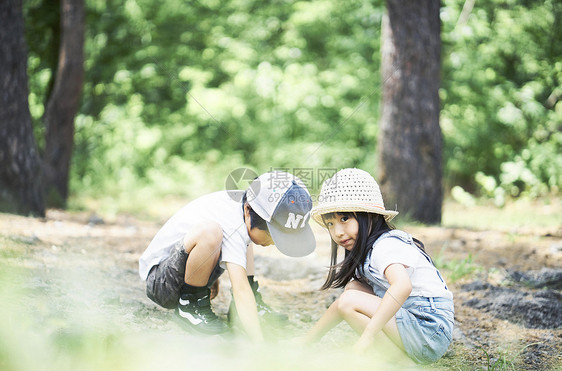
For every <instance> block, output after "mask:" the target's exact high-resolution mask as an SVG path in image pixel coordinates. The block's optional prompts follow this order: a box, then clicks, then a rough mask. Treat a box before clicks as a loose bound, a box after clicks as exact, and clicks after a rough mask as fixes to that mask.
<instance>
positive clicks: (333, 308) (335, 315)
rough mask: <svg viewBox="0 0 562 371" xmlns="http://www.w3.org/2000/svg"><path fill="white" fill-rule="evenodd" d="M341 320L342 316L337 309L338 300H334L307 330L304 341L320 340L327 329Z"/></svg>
mask: <svg viewBox="0 0 562 371" xmlns="http://www.w3.org/2000/svg"><path fill="white" fill-rule="evenodd" d="M341 321H342V317H341V315H340V314H339V311H338V300H336V301H334V302H333V303H332V305H330V307H329V308H328V310H326V312H324V314H323V315H322V317H321V318H320V319H319V320H318V322H316V324H315V325H314V326H313V327H312V328H311V329H310V331H308V334H306V337H305V338H304V341H305V342H306V343H311V342H314V341H317V340H320V339H321V338H322V336H324V335H325V334H326V333H327V332H328V331H330V330H331V329H332V328H333V327H334V326H336V325H337V324H338V323H340V322H341Z"/></svg>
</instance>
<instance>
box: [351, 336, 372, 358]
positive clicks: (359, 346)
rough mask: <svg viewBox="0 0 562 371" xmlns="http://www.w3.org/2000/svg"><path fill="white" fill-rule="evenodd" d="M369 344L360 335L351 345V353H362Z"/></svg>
mask: <svg viewBox="0 0 562 371" xmlns="http://www.w3.org/2000/svg"><path fill="white" fill-rule="evenodd" d="M370 345H371V342H370V341H368V340H366V339H365V338H364V337H361V338H360V339H359V340H358V341H357V343H355V346H354V347H353V353H355V354H356V355H363V354H365V352H366V351H367V349H368V348H369V346H370Z"/></svg>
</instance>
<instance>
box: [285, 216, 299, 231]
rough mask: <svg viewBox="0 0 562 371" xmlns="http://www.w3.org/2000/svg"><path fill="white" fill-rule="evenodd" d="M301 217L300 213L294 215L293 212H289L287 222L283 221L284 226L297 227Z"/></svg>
mask: <svg viewBox="0 0 562 371" xmlns="http://www.w3.org/2000/svg"><path fill="white" fill-rule="evenodd" d="M302 218H303V216H302V215H300V214H297V215H295V214H293V213H289V216H288V217H287V223H285V228H293V229H297V228H298V227H299V223H300V221H301V219H302Z"/></svg>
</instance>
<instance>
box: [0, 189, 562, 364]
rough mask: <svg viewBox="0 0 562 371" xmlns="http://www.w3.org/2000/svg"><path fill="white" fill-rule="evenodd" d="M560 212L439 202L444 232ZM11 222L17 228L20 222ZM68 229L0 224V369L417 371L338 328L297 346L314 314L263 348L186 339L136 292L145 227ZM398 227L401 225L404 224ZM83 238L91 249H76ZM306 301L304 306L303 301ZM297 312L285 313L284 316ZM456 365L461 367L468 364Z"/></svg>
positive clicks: (384, 347) (541, 224)
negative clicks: (366, 348) (117, 256)
mask: <svg viewBox="0 0 562 371" xmlns="http://www.w3.org/2000/svg"><path fill="white" fill-rule="evenodd" d="M172 201H177V200H171V201H170V202H167V203H163V204H160V206H158V205H156V204H154V205H151V206H150V208H151V210H155V211H154V213H153V214H151V215H150V217H149V218H148V219H151V220H157V221H163V220H164V219H165V215H170V213H171V212H173V211H174V210H173V209H174V208H177V207H178V204H177V202H172ZM561 211H562V210H561V208H560V201H559V200H557V199H554V200H550V201H548V202H546V201H543V202H520V203H513V204H508V205H506V206H505V207H504V208H503V209H497V208H490V207H486V206H479V205H477V206H473V207H470V208H468V207H466V206H462V205H458V204H454V203H446V204H445V207H444V215H443V224H444V226H445V227H464V228H474V229H488V228H492V229H508V230H510V229H514V230H522V229H525V230H529V229H532V228H539V229H541V230H542V229H544V230H550V231H556V230H557V229H559V228H560V226H562V219H561V217H562V216H561V215H562V212H561ZM100 214H101V216H102V217H104V218H106V219H107V221H109V222H110V221H111V215H114V216H115V215H116V214H111V213H109V214H103V213H100ZM19 221H20V222H22V223H24V222H25V220H23V219H19ZM67 226H68V224H64V223H61V224H60V225H58V224H54V226H53V227H51V226H49V225H44V224H42V228H45V230H44V231H39V230H34V231H21V230H18V228H15V227H14V225H0V302H1V303H2V305H0V318H2V321H1V325H0V370H2V371H10V370H26V371H27V370H102V369H103V370H155V369H156V370H159V369H178V368H179V369H189V370H192V369H203V370H216V369H228V370H338V369H342V370H344V369H345V370H354V369H367V368H368V369H383V370H393V369H396V370H403V369H419V368H420V367H419V366H416V365H414V364H413V363H412V362H411V361H410V360H409V359H407V358H406V357H404V355H403V354H402V353H401V352H399V351H397V350H396V348H395V347H394V346H392V345H389V344H388V343H384V342H383V343H380V344H379V346H378V347H377V349H373V350H372V351H370V352H369V353H367V354H364V355H361V356H359V355H356V354H354V353H353V352H352V348H351V347H352V345H353V343H354V341H355V340H356V339H357V337H356V335H355V334H354V333H353V332H352V331H351V330H350V329H349V327H348V326H346V324H342V325H340V327H338V328H337V329H335V332H333V333H331V334H329V335H328V336H326V337H325V338H324V339H323V340H322V341H321V342H319V343H318V344H315V345H312V346H303V345H302V344H300V343H299V341H298V338H299V337H300V336H302V335H303V334H305V333H306V330H307V329H308V328H309V327H310V326H312V323H313V322H314V320H316V319H317V318H314V317H313V318H311V319H310V320H309V321H308V322H303V321H300V322H298V323H300V324H304V325H303V326H302V327H303V328H295V327H294V326H292V327H287V328H281V329H276V330H275V331H274V334H273V335H271V336H268V341H267V342H266V343H264V344H252V343H249V342H247V341H246V340H244V338H242V337H239V336H238V337H236V336H230V337H228V338H223V337H218V336H215V337H207V336H194V335H192V334H190V333H187V332H185V331H184V330H182V329H181V328H179V327H178V326H177V325H175V324H174V323H173V322H170V321H169V318H170V317H169V315H168V314H167V312H165V311H159V310H158V309H154V308H153V307H149V304H150V302H149V301H148V299H146V298H144V296H143V292H142V288H141V285H140V283H139V282H138V276H136V266H135V264H136V263H135V262H136V259H138V254H139V252H138V251H137V250H138V246H137V245H138V244H139V240H140V242H141V243H142V241H143V238H144V239H146V238H149V236H150V235H151V234H152V233H153V232H154V231H153V230H145V229H144V228H142V227H141V228H140V229H131V228H129V229H125V231H124V232H120V233H125V234H124V235H119V234H116V235H115V237H112V236H104V235H103V233H106V234H107V233H110V232H111V231H110V230H109V229H108V230H107V231H98V230H97V229H96V228H95V227H91V229H90V230H88V228H89V227H88V226H87V225H80V228H84V230H85V232H84V233H86V234H91V236H90V235H89V236H90V237H89V239H85V240H84V239H80V238H79V237H80V236H79V235H78V234H77V235H74V234H72V233H68V231H66V232H65V231H64V228H66V227H67ZM399 226H401V227H404V228H405V229H408V225H400V224H399ZM59 227H60V229H61V230H62V231H61V232H60V233H61V235H65V236H66V239H65V240H63V241H62V242H60V243H59V242H57V241H56V239H55V237H52V239H53V241H55V242H54V243H53V244H52V245H48V244H47V243H51V242H49V241H51V240H49V237H48V232H49V230H48V229H49V228H59ZM107 228H110V226H107ZM152 228H157V225H153V227H152ZM412 228H414V226H412ZM314 230H315V233H316V235H317V238H318V248H317V251H316V252H315V253H314V254H315V255H314V257H313V258H314V259H317V261H318V262H319V263H318V262H317V263H316V264H321V265H327V264H328V260H329V248H328V245H329V240H328V236H327V233H325V231H323V230H322V229H321V228H320V227H318V226H314ZM41 233H44V235H42V234H41ZM66 233H67V234H66ZM81 233H82V232H81ZM96 233H98V234H96ZM34 235H37V236H38V237H39V239H38V241H35V240H34V239H33V237H29V236H34ZM44 236H47V237H44ZM104 238H105V239H104ZM127 238H131V241H135V242H131V241H129V240H127ZM84 241H86V242H87V243H89V244H90V246H86V245H82V243H84ZM108 241H109V243H110V244H115V248H116V249H117V250H118V249H119V248H120V244H121V243H133V245H132V246H133V247H131V248H129V247H126V248H123V249H121V250H120V251H119V252H120V253H121V254H122V256H125V257H126V259H125V260H124V261H123V262H115V261H114V260H111V259H105V258H104V257H105V255H104V254H110V253H111V249H108V248H107V246H105V250H104V251H100V252H98V253H99V254H101V255H99V256H98V255H95V254H92V255H90V252H93V251H94V250H95V249H101V248H102V245H104V244H107V243H108ZM43 244H47V245H46V246H43ZM135 244H136V245H135ZM112 246H113V245H112ZM129 249H130V250H129ZM117 250H116V251H117ZM275 254H277V252H276V250H272V251H271V250H259V251H257V255H258V256H263V257H265V258H271V259H273V258H275V256H274V255H275ZM90 256H92V257H93V259H92V258H89V257H90ZM96 256H97V258H96ZM30 257H31V258H30ZM100 257H101V258H100ZM89 259H90V260H89ZM96 259H97V260H96ZM311 259H312V258H311ZM273 261H275V260H273ZM111 264H116V267H111V266H110V265H111ZM303 264H304V263H303ZM310 264H313V262H312V261H311V262H310ZM304 265H306V264H304ZM304 265H303V266H304ZM121 271H122V272H121ZM116 272H117V273H116ZM119 272H121V273H119ZM121 274H122V275H121ZM263 282H265V283H267V282H268V281H265V280H264V281H263ZM270 283H271V284H275V283H274V282H273V281H271V282H270ZM319 283H320V281H319ZM115 290H116V291H118V292H121V293H123V292H125V294H121V296H120V294H115V293H114V291H115ZM222 294H223V295H225V297H228V298H226V299H225V300H228V299H229V293H228V291H227V290H225V292H223V293H222ZM314 295H316V294H309V295H308V296H305V295H300V296H298V295H297V296H295V295H290V294H287V296H286V298H287V299H286V300H292V301H293V302H294V303H295V312H297V311H298V310H297V309H296V307H297V306H300V307H314V306H318V307H319V308H318V313H321V312H322V310H323V309H322V308H321V306H322V305H323V304H324V302H322V301H320V302H318V299H314V298H318V296H314ZM303 298H306V299H303ZM283 300H285V299H283ZM306 300H311V302H303V301H306ZM274 303H275V302H274ZM226 307H227V304H225V305H223V310H225V309H224V308H226ZM222 314H223V315H224V313H222ZM297 314H298V313H296V314H295V313H291V314H290V316H296V315H297ZM154 317H155V318H154ZM299 326H300V325H299ZM462 366H463V367H462V369H473V368H474V367H471V366H470V365H462ZM427 369H431V366H429V367H428V368H427Z"/></svg>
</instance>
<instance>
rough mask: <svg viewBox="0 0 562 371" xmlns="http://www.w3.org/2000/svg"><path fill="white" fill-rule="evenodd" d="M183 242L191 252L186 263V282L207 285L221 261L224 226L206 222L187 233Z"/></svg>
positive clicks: (192, 284) (198, 285) (193, 284)
mask: <svg viewBox="0 0 562 371" xmlns="http://www.w3.org/2000/svg"><path fill="white" fill-rule="evenodd" d="M183 243H184V247H185V251H186V252H187V253H188V254H189V256H188V258H187V263H186V265H185V283H187V284H188V285H191V286H196V287H202V286H205V285H206V284H207V282H208V281H209V277H210V276H211V273H212V271H213V269H214V268H215V266H216V265H217V263H218V261H219V257H220V253H221V244H222V228H221V227H220V225H219V224H218V223H206V224H205V225H204V226H203V225H202V226H200V227H199V228H194V232H193V233H189V234H187V235H186V236H185V237H184V240H183Z"/></svg>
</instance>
